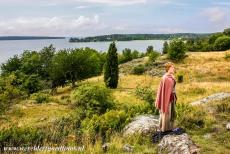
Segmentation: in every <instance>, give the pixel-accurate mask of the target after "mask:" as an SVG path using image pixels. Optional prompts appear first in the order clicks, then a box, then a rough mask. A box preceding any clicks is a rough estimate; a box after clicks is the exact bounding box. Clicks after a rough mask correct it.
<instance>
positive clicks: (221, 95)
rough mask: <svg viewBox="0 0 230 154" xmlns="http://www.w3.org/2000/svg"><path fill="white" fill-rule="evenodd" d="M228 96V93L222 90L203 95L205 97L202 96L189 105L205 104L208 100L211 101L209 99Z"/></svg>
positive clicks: (214, 99)
mask: <svg viewBox="0 0 230 154" xmlns="http://www.w3.org/2000/svg"><path fill="white" fill-rule="evenodd" d="M228 97H230V93H224V92H221V93H216V94H213V95H210V96H208V97H205V98H203V99H201V100H198V101H195V102H192V103H191V105H200V104H205V103H208V102H211V101H217V100H222V99H225V98H228Z"/></svg>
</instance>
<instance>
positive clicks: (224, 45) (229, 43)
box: [214, 36, 230, 51]
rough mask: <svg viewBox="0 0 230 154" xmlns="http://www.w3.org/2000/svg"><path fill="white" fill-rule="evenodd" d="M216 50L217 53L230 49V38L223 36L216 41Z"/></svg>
mask: <svg viewBox="0 0 230 154" xmlns="http://www.w3.org/2000/svg"><path fill="white" fill-rule="evenodd" d="M214 49H215V50H217V51H225V50H228V49H230V37H229V36H222V37H219V38H217V39H216V41H215V43H214Z"/></svg>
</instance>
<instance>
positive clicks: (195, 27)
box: [0, 0, 230, 36]
mask: <svg viewBox="0 0 230 154" xmlns="http://www.w3.org/2000/svg"><path fill="white" fill-rule="evenodd" d="M0 14H1V16H0V35H1V36H5V35H7V36H10V35H39V36H95V35H104V34H114V33H119V34H126V33H178V32H198V33H206V32H217V31H222V30H223V29H224V28H228V27H230V16H229V14H230V0H126V1H125V0H1V1H0Z"/></svg>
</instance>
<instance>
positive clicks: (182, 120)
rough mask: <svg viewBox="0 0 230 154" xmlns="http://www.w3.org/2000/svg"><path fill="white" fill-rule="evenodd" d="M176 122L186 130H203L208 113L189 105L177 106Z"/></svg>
mask: <svg viewBox="0 0 230 154" xmlns="http://www.w3.org/2000/svg"><path fill="white" fill-rule="evenodd" d="M176 115H177V118H176V121H177V124H178V126H179V127H183V128H186V129H193V128H203V127H204V126H205V118H206V112H204V111H203V110H202V108H196V107H193V106H191V105H189V104H185V103H181V104H177V105H176Z"/></svg>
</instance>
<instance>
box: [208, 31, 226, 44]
mask: <svg viewBox="0 0 230 154" xmlns="http://www.w3.org/2000/svg"><path fill="white" fill-rule="evenodd" d="M223 35H224V34H223V33H215V34H212V35H211V36H210V37H209V39H208V43H209V44H214V43H215V41H216V39H217V38H219V37H221V36H223Z"/></svg>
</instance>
